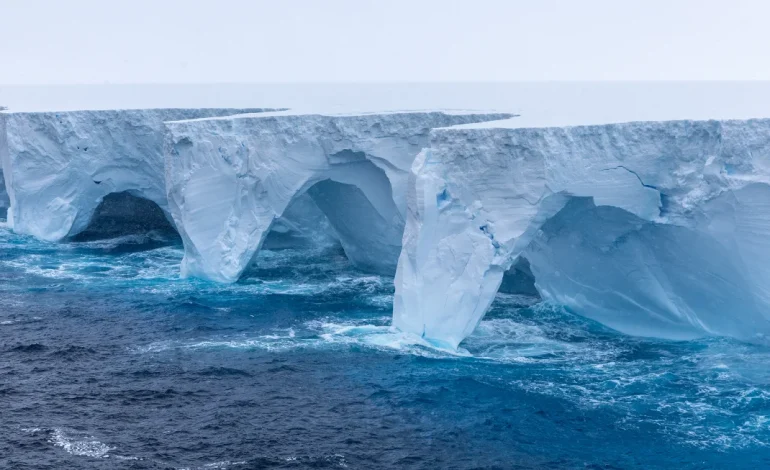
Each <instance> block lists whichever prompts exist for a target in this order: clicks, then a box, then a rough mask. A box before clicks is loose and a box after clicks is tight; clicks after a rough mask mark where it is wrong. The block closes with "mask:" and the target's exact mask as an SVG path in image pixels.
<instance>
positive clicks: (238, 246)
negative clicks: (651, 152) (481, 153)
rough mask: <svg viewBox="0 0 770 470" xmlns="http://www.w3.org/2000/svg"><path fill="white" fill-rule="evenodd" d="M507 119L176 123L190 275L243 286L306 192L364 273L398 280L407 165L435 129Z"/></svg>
mask: <svg viewBox="0 0 770 470" xmlns="http://www.w3.org/2000/svg"><path fill="white" fill-rule="evenodd" d="M511 116H512V115H511V114H502V113H476V114H474V113H465V112H457V113H449V112H404V113H398V112H395V113H378V114H348V115H323V114H298V113H260V114H247V115H240V116H229V117H222V118H207V119H191V120H181V121H175V122H168V123H166V127H167V134H166V142H165V147H164V152H165V162H166V178H167V182H166V183H167V190H168V202H169V210H170V213H171V216H172V217H173V220H174V222H175V224H176V227H177V228H178V230H179V233H180V235H181V236H182V240H183V242H184V248H185V254H184V259H183V261H182V267H181V270H182V275H183V276H195V277H201V278H205V279H209V280H213V281H218V282H234V281H236V280H237V279H238V278H239V277H240V276H241V274H242V273H243V271H244V270H245V269H246V267H247V266H248V265H249V264H250V262H251V261H252V260H253V258H254V257H255V256H256V254H257V252H258V251H259V249H260V248H261V247H262V245H263V242H264V241H265V238H266V236H267V234H268V232H270V230H271V228H272V227H273V226H274V224H275V221H276V220H277V219H278V218H280V217H281V216H282V215H284V214H285V213H286V210H287V208H288V207H289V206H290V205H291V204H292V203H293V201H296V200H297V199H298V198H300V197H302V196H303V195H305V194H307V195H308V196H309V197H310V198H311V199H312V201H313V202H314V203H315V204H316V206H317V207H318V208H319V209H320V210H321V212H323V214H325V216H326V218H327V219H328V221H329V224H330V225H331V228H332V229H333V231H334V233H335V234H336V236H337V237H338V239H339V241H340V243H341V245H342V248H343V249H344V251H345V254H346V256H347V257H348V259H349V260H350V261H351V262H352V263H353V265H355V266H356V267H358V268H359V269H362V270H365V271H369V272H374V273H383V274H391V275H392V274H393V273H394V272H395V269H396V264H397V260H398V256H399V253H400V251H401V239H402V234H403V227H404V223H405V215H406V187H407V182H408V180H409V168H410V167H411V165H412V161H413V160H414V159H415V157H416V155H417V154H418V153H419V151H420V150H421V149H422V148H423V147H425V146H426V145H427V144H428V139H429V135H430V130H431V129H432V128H436V127H444V126H451V125H456V124H467V123H477V122H483V121H490V120H496V119H504V118H509V117H511Z"/></svg>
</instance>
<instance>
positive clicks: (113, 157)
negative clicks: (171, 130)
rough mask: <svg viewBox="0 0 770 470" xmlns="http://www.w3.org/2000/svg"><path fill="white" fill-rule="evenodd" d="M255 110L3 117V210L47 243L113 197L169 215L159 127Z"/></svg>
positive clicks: (16, 226) (80, 226)
mask: <svg viewBox="0 0 770 470" xmlns="http://www.w3.org/2000/svg"><path fill="white" fill-rule="evenodd" d="M260 111H263V110H262V109H146V110H110V111H67V112H39V113H11V112H6V113H0V161H2V169H3V176H4V183H3V185H2V187H0V211H2V210H3V209H4V208H7V211H8V224H9V225H10V226H11V227H12V228H13V230H14V231H16V232H18V233H23V234H28V235H33V236H35V237H38V238H41V239H44V240H49V241H59V240H62V239H64V238H68V237H73V236H75V235H77V234H78V233H80V232H82V231H83V230H85V229H86V227H87V226H88V224H89V222H90V221H91V218H92V216H93V214H94V212H95V210H96V209H97V207H98V206H99V204H100V203H101V202H102V199H103V198H104V197H105V196H107V195H110V194H118V193H128V194H129V195H131V196H135V197H139V198H143V199H147V200H149V201H152V202H153V203H155V204H157V205H158V206H159V207H160V209H161V210H162V211H163V212H165V213H168V204H167V199H166V189H165V188H166V185H165V177H164V164H163V132H164V127H163V122H164V121H169V120H179V119H190V118H196V117H211V116H224V115H229V114H239V113H244V112H260ZM271 111H272V110H271ZM6 191H7V194H6ZM125 206H126V207H129V206H130V207H134V206H135V205H132V204H125ZM116 207H118V206H116ZM139 216H141V214H139Z"/></svg>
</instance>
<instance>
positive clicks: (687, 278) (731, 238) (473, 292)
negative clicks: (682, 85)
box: [393, 120, 770, 347]
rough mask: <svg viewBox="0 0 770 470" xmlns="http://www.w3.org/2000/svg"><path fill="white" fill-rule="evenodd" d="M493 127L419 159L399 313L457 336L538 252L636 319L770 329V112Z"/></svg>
mask: <svg viewBox="0 0 770 470" xmlns="http://www.w3.org/2000/svg"><path fill="white" fill-rule="evenodd" d="M480 127H481V128H472V129H471V128H462V126H460V128H455V129H437V130H434V131H433V132H432V133H431V142H430V145H429V147H428V148H426V149H425V150H424V151H423V152H421V154H420V155H419V157H418V158H417V159H416V160H415V162H414V165H413V166H412V175H411V178H410V184H409V187H408V216H407V222H406V229H405V233H404V238H403V244H404V248H403V250H402V253H401V255H400V258H399V263H398V270H397V274H396V281H395V283H396V295H395V301H394V312H393V323H394V325H395V326H397V327H398V328H400V329H402V330H405V331H410V332H413V333H416V334H419V335H422V336H424V337H426V338H428V339H431V340H433V341H435V342H437V343H441V344H444V345H446V346H449V347H457V345H458V344H459V343H460V341H462V340H463V339H464V338H465V337H466V336H467V335H469V334H470V333H471V332H472V331H473V330H474V328H475V327H476V325H477V324H478V322H479V321H480V320H481V318H482V317H483V316H484V314H485V313H486V311H487V310H488V308H489V306H490V304H491V303H492V301H493V299H494V297H495V294H496V292H497V290H498V287H499V286H500V282H501V279H502V276H503V273H504V272H505V271H506V270H507V269H508V268H509V267H510V266H511V265H512V263H513V262H514V261H516V260H517V259H518V257H519V256H524V257H525V258H526V259H527V260H528V262H529V263H530V267H531V271H532V273H533V275H534V277H535V283H536V287H537V289H538V291H539V293H540V295H541V296H542V297H543V298H544V299H546V300H551V301H554V302H557V303H559V304H561V305H564V306H565V307H567V308H569V309H571V310H573V311H575V312H577V313H579V314H581V315H584V316H587V317H590V318H593V319H596V320H598V321H600V322H602V323H604V324H606V325H608V326H610V327H612V328H616V329H618V330H620V331H623V332H627V333H631V334H638V335H648V336H657V337H664V338H674V339H680V338H690V337H694V336H700V335H708V334H717V335H730V336H735V337H740V338H756V337H757V335H764V334H767V333H770V323H769V322H768V318H770V293H769V292H768V287H767V286H770V268H768V266H770V245H769V244H768V241H767V240H770V222H768V221H770V120H746V121H671V122H641V123H627V124H612V125H601V126H583V127H567V128H519V129H515V128H514V129H511V128H505V129H504V128H493V127H486V128H484V127H483V126H480Z"/></svg>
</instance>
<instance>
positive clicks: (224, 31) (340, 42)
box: [0, 0, 770, 86]
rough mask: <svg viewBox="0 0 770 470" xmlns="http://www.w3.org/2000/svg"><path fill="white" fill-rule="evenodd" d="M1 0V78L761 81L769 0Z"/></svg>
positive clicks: (38, 81)
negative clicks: (537, 0)
mask: <svg viewBox="0 0 770 470" xmlns="http://www.w3.org/2000/svg"><path fill="white" fill-rule="evenodd" d="M211 5H212V4H211V3H210V2H205V1H189V2H183V1H179V0H169V1H165V2H152V1H150V0H136V1H132V2H127V1H113V2H100V1H96V0H72V1H68V2H56V1H51V0H30V1H24V2H21V1H16V0H0V11H2V27H3V32H4V36H5V37H6V38H12V40H7V41H4V42H2V43H0V56H2V57H3V58H4V59H3V67H2V69H3V73H2V74H1V75H0V85H4V86H8V85H76V84H80V85H92V84H105V83H110V84H209V83H211V84H233V83H234V84H273V83H292V84H297V83H433V82H442V83H456V82H464V83H466V82H494V83H500V82H541V81H549V82H551V81H557V82H561V81H569V82H572V81H695V80H697V81H747V80H749V81H763V80H768V79H770V63H769V62H768V61H767V60H766V59H767V51H766V49H767V46H766V45H767V44H770V29H768V28H766V25H765V19H766V18H768V17H770V4H768V3H766V2H761V1H758V0H741V1H737V2H732V3H730V4H729V7H727V8H726V4H725V3H724V2H721V1H715V0H708V1H694V0H683V1H678V2H666V1H663V0H652V1H648V2H613V1H609V0H590V1H586V2H580V3H577V2H565V1H559V0H547V1H541V2H524V1H504V0H488V1H481V2H474V3H470V2H463V1H456V0H451V1H441V2H438V1H435V0H430V1H429V0H426V1H421V2H408V1H405V0H396V1H392V2H374V1H354V0H330V1H326V2H311V1H303V0H296V1H289V2H280V3H276V2H267V1H246V0H223V1H220V2H217V4H216V7H211Z"/></svg>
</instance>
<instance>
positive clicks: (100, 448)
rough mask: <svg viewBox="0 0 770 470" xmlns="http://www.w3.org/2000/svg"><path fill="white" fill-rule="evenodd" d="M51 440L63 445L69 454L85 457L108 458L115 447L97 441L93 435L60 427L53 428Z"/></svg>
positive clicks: (59, 445) (54, 443) (57, 444)
mask: <svg viewBox="0 0 770 470" xmlns="http://www.w3.org/2000/svg"><path fill="white" fill-rule="evenodd" d="M49 442H51V443H52V444H53V445H55V446H57V447H61V448H62V449H64V451H65V452H67V453H68V454H71V455H78V456H83V457H93V458H106V457H109V452H110V451H111V450H113V449H114V447H110V446H108V445H107V444H104V443H102V442H99V441H97V440H96V439H95V438H94V437H92V436H88V435H85V434H82V433H77V432H74V431H71V432H65V431H63V430H62V429H59V428H55V429H54V430H53V432H52V433H51V436H50V438H49Z"/></svg>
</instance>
